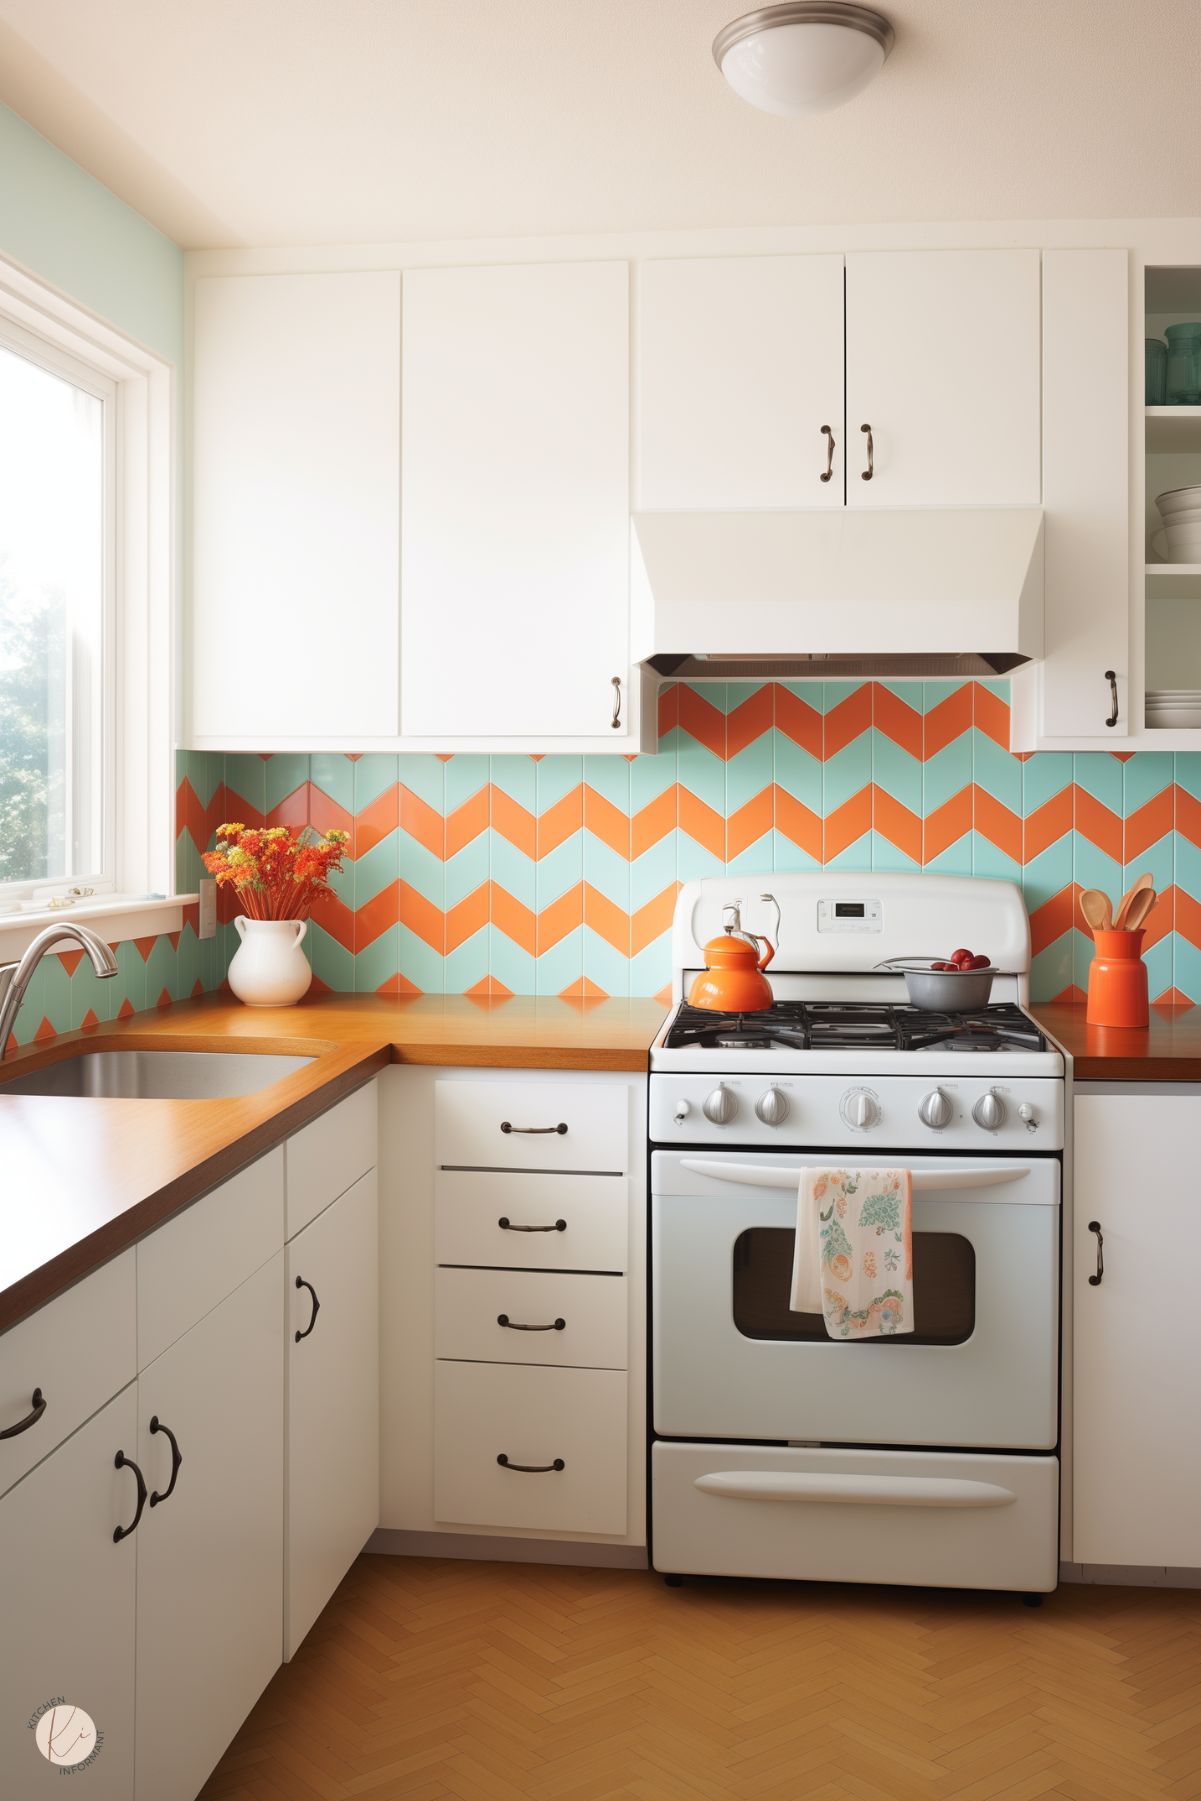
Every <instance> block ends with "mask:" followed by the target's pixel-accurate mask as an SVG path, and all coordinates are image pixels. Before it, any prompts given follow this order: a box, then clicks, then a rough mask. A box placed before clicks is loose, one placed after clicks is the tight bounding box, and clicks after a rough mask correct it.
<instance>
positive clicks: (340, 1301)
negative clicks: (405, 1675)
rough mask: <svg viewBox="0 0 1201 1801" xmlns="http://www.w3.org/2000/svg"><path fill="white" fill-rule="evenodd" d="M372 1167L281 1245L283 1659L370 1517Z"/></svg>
mask: <svg viewBox="0 0 1201 1801" xmlns="http://www.w3.org/2000/svg"><path fill="white" fill-rule="evenodd" d="M378 1262H379V1207H378V1202H377V1196H376V1179H375V1172H374V1170H372V1171H370V1172H369V1173H368V1174H367V1175H365V1176H362V1177H361V1178H360V1179H359V1181H357V1182H356V1183H355V1184H354V1186H353V1187H352V1188H350V1189H348V1190H347V1192H346V1193H345V1194H344V1195H343V1196H342V1197H341V1199H340V1200H337V1201H335V1202H334V1204H333V1205H332V1206H331V1207H327V1208H326V1209H325V1211H324V1212H323V1213H320V1214H318V1216H317V1218H316V1219H315V1220H313V1221H312V1222H311V1224H309V1225H307V1226H306V1227H305V1228H304V1230H303V1231H302V1232H300V1233H299V1234H298V1235H297V1236H296V1237H295V1238H294V1239H293V1240H292V1241H291V1243H290V1244H289V1245H288V1248H287V1262H286V1295H287V1427H286V1443H287V1487H286V1495H287V1501H286V1512H285V1545H286V1562H285V1583H284V1656H285V1658H290V1657H292V1656H294V1654H295V1652H296V1650H297V1649H298V1647H299V1645H300V1643H301V1641H302V1640H303V1638H304V1636H305V1634H306V1633H307V1632H308V1630H309V1627H310V1626H311V1625H312V1624H313V1621H314V1620H315V1619H316V1618H317V1615H318V1614H319V1613H320V1612H321V1610H322V1608H323V1607H324V1606H325V1604H326V1602H327V1601H328V1600H329V1598H330V1596H331V1595H332V1594H333V1592H334V1590H335V1588H336V1587H337V1586H338V1583H339V1582H340V1581H341V1580H342V1578H343V1576H344V1575H345V1574H346V1572H347V1570H348V1569H349V1568H350V1565H351V1564H352V1563H353V1562H354V1560H355V1558H356V1557H357V1556H358V1554H359V1552H360V1551H361V1550H362V1549H363V1546H364V1545H365V1544H366V1542H367V1540H368V1539H369V1538H370V1536H371V1534H372V1532H374V1530H375V1528H376V1526H377V1525H378V1524H379V1288H378Z"/></svg>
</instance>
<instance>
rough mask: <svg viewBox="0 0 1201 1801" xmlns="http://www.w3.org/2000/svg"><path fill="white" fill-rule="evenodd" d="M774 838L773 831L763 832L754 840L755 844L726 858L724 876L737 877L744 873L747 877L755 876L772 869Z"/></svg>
mask: <svg viewBox="0 0 1201 1801" xmlns="http://www.w3.org/2000/svg"><path fill="white" fill-rule="evenodd" d="M774 837H775V833H774V831H767V832H764V834H763V836H762V837H761V838H756V839H755V842H754V843H753V844H748V845H747V846H746V849H745V850H740V851H739V852H738V853H737V855H736V856H733V857H728V858H727V859H726V874H727V875H738V874H740V873H743V872H745V873H746V874H747V875H756V874H758V873H760V872H765V871H767V870H769V869H770V868H771V867H772V850H773V840H774Z"/></svg>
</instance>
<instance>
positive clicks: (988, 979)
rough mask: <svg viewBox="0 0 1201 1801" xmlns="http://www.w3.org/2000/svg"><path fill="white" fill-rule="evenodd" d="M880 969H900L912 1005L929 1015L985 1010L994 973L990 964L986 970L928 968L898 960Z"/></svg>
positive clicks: (919, 963)
mask: <svg viewBox="0 0 1201 1801" xmlns="http://www.w3.org/2000/svg"><path fill="white" fill-rule="evenodd" d="M932 961H933V958H932V959H931V962H932ZM881 967H883V968H888V969H892V970H900V972H901V974H902V975H903V976H904V977H905V986H906V988H907V989H908V990H909V999H910V1001H911V1002H912V1004H913V1005H914V1006H915V1007H921V1008H923V1009H924V1010H925V1011H927V1012H929V1013H975V1012H976V1011H977V1010H978V1009H979V1008H981V1007H987V1005H988V997H989V995H990V994H991V993H992V985H993V977H994V976H995V975H996V974H997V973H998V972H997V970H996V969H994V968H993V967H992V966H991V964H990V966H989V967H988V968H987V969H931V967H930V964H929V963H924V962H918V961H917V960H916V959H915V958H911V959H907V960H902V959H900V958H898V959H896V960H894V961H893V962H891V963H888V964H885V965H882V966H881Z"/></svg>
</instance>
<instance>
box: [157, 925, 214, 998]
mask: <svg viewBox="0 0 1201 1801" xmlns="http://www.w3.org/2000/svg"><path fill="white" fill-rule="evenodd" d="M223 929H224V928H222V927H221V926H218V928H217V930H216V932H215V933H214V935H213V936H212V937H211V938H202V939H201V941H200V980H201V981H202V982H203V983H204V992H205V993H206V994H215V993H216V991H217V989H218V988H220V986H221V984H222V982H223V981H224V980H225V972H226V970H227V969H228V967H229V965H228V963H227V962H226V958H225V947H224V943H223V940H222V936H221V934H222V931H223ZM145 995H146V971H145V968H143V970H142V996H143V999H142V1005H143V1006H145V1005H146V999H145Z"/></svg>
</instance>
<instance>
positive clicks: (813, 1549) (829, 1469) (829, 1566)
mask: <svg viewBox="0 0 1201 1801" xmlns="http://www.w3.org/2000/svg"><path fill="white" fill-rule="evenodd" d="M651 1509H652V1515H653V1519H654V1547H655V1568H656V1569H658V1570H662V1571H663V1572H664V1573H665V1574H673V1573H674V1574H678V1575H689V1574H698V1575H711V1576H781V1577H787V1578H790V1579H793V1580H813V1581H825V1582H889V1583H896V1582H901V1583H911V1584H916V1585H919V1586H926V1585H928V1586H930V1587H931V1588H997V1589H1021V1590H1024V1591H1028V1592H1030V1593H1035V1592H1044V1593H1045V1592H1048V1591H1050V1590H1051V1589H1053V1588H1054V1587H1055V1584H1056V1581H1057V1580H1058V1567H1059V1544H1058V1512H1059V1464H1058V1462H1057V1460H1056V1459H1055V1458H1054V1457H990V1456H986V1455H971V1454H968V1455H962V1456H960V1455H944V1454H940V1453H936V1452H928V1451H836V1450H825V1449H821V1450H787V1449H781V1448H779V1447H776V1446H760V1447H755V1446H747V1445H712V1444H708V1445H695V1444H657V1445H655V1446H654V1448H653V1450H652V1452H651Z"/></svg>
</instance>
